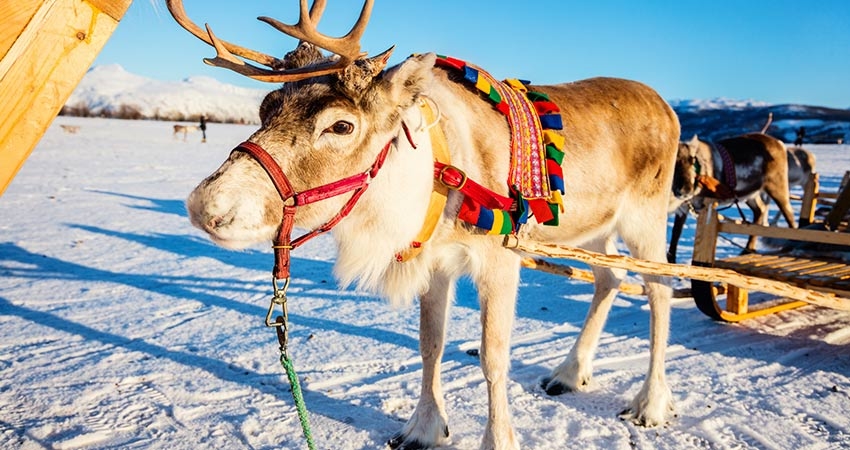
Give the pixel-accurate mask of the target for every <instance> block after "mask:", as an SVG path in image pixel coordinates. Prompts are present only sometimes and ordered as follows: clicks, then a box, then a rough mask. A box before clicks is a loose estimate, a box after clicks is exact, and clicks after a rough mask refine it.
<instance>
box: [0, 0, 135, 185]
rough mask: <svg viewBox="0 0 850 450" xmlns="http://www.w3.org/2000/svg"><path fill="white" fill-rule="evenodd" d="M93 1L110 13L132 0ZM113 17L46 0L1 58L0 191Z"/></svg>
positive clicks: (71, 2)
mask: <svg viewBox="0 0 850 450" xmlns="http://www.w3.org/2000/svg"><path fill="white" fill-rule="evenodd" d="M4 1H6V0H4ZM7 3H8V2H7ZM97 3H98V4H99V5H101V6H103V5H105V4H107V3H110V4H111V5H110V6H109V10H110V13H111V14H112V15H114V14H117V13H118V12H122V11H126V9H127V7H128V6H129V5H130V3H131V0H112V1H110V0H99V1H98V2H97ZM5 5H6V3H4V8H5ZM112 15H110V14H106V13H103V12H102V11H101V9H99V8H98V7H97V6H96V5H94V4H92V3H90V2H89V1H87V0H47V1H45V2H43V3H41V4H40V6H38V7H37V8H36V9H35V11H34V13H33V14H32V19H30V20H29V21H28V22H27V23H26V24H25V25H24V26H23V28H22V29H21V30H20V33H19V35H18V37H17V38H16V39H15V41H14V43H12V44H11V45H10V46H9V48H8V50H7V51H6V52H5V55H4V57H3V59H2V60H0V117H2V120H0V194H2V193H3V192H4V191H5V190H6V187H7V186H8V185H9V183H10V182H11V180H12V178H13V177H14V176H15V174H16V173H17V172H18V170H20V168H21V166H22V165H23V164H24V161H25V160H26V158H27V157H28V156H29V154H30V153H31V152H32V149H33V148H34V147H35V145H36V143H37V142H38V140H39V139H41V136H42V135H43V134H44V132H45V130H47V127H48V126H50V122H51V121H52V120H53V119H54V118H55V117H56V115H57V114H58V113H59V110H60V109H61V108H62V105H63V104H64V103H65V101H66V100H67V99H68V97H69V96H70V95H71V92H72V91H73V90H74V88H75V87H76V86H77V84H78V83H79V82H80V80H81V79H82V77H83V75H84V74H85V72H86V70H87V69H88V67H89V65H91V62H92V61H93V60H94V58H95V57H96V56H97V54H98V53H99V52H100V49H101V48H102V47H103V45H104V44H105V43H106V40H107V39H108V38H109V36H111V35H112V32H113V31H114V30H115V27H116V26H117V25H118V22H117V21H116V20H115V19H114V18H113V16H112ZM3 26H5V23H4V24H3ZM0 28H2V27H0Z"/></svg>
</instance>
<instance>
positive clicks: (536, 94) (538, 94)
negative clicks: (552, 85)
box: [526, 92, 550, 102]
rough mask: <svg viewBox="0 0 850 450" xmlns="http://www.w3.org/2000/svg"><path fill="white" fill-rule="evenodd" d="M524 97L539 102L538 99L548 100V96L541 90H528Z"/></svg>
mask: <svg viewBox="0 0 850 450" xmlns="http://www.w3.org/2000/svg"><path fill="white" fill-rule="evenodd" d="M526 97H528V99H529V100H531V101H532V102H539V101H540V100H545V101H547V102H548V101H550V100H549V96H548V95H546V94H544V93H542V92H529V93H528V94H526Z"/></svg>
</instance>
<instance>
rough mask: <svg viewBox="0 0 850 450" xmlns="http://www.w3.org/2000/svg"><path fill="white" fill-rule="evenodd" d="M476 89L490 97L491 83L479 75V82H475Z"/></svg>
mask: <svg viewBox="0 0 850 450" xmlns="http://www.w3.org/2000/svg"><path fill="white" fill-rule="evenodd" d="M475 87H476V88H478V89H479V90H480V91H481V92H483V93H485V94H487V95H490V82H489V81H487V79H486V78H485V77H482V76H481V75H479V76H478V81H476V82H475Z"/></svg>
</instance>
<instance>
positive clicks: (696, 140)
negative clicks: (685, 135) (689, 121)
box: [688, 134, 699, 145]
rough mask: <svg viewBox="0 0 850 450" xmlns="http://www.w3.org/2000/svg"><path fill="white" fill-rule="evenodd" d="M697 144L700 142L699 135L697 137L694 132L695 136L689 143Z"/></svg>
mask: <svg viewBox="0 0 850 450" xmlns="http://www.w3.org/2000/svg"><path fill="white" fill-rule="evenodd" d="M697 144H699V137H697V135H696V134H694V137H692V138H691V140H690V141H688V145H697Z"/></svg>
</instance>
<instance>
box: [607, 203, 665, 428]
mask: <svg viewBox="0 0 850 450" xmlns="http://www.w3.org/2000/svg"><path fill="white" fill-rule="evenodd" d="M665 221H666V219H663V218H662V217H658V218H646V220H636V221H633V222H631V223H629V224H628V225H627V226H623V227H621V229H620V235H621V236H622V238H623V240H624V241H625V243H626V245H627V246H628V247H629V251H630V252H631V254H632V255H633V256H634V257H636V258H639V259H645V260H649V261H655V262H663V261H664V232H663V231H660V230H664V222H665ZM656 230H659V231H656ZM643 279H644V282H645V283H646V289H647V295H648V297H649V326H650V332H649V371H648V372H647V375H646V380H645V381H644V383H643V386H642V387H641V389H640V391H639V392H638V394H637V396H635V398H634V400H632V403H631V405H630V407H629V408H627V409H626V410H625V411H623V412H622V413H620V417H621V418H623V419H628V420H631V421H633V422H634V423H636V424H639V425H644V426H648V427H654V426H657V425H660V424H663V423H665V422H666V421H667V418H668V417H669V416H670V415H671V414H672V412H673V394H672V393H671V392H670V388H669V387H668V386H667V379H666V376H665V373H664V359H665V356H666V352H667V339H668V337H669V334H670V299H671V297H672V295H673V290H672V288H671V287H670V285H669V284H668V282H667V280H666V279H665V278H664V277H660V276H655V275H644V276H643Z"/></svg>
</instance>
